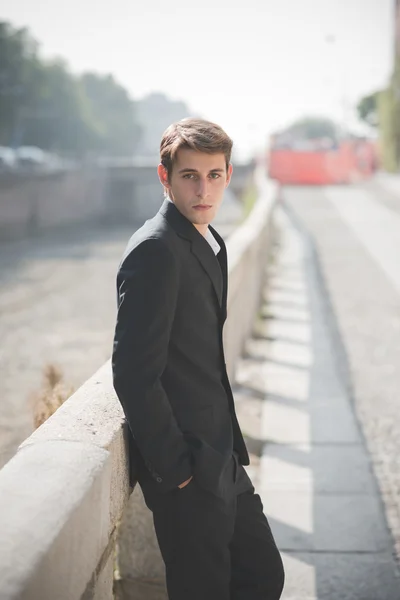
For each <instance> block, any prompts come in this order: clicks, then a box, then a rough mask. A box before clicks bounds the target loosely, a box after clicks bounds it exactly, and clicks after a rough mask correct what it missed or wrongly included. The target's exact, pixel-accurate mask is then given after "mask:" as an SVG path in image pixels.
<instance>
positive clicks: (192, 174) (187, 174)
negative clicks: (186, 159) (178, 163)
mask: <svg viewBox="0 0 400 600" xmlns="http://www.w3.org/2000/svg"><path fill="white" fill-rule="evenodd" d="M192 177H194V173H186V174H185V175H184V176H183V179H191V178H192Z"/></svg>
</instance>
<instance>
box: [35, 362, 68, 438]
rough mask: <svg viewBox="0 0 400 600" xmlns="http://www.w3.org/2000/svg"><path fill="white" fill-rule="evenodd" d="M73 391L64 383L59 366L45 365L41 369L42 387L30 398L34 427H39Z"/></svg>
mask: <svg viewBox="0 0 400 600" xmlns="http://www.w3.org/2000/svg"><path fill="white" fill-rule="evenodd" d="M74 391H75V390H74V389H73V388H72V387H71V386H67V385H66V384H65V383H64V381H63V374H62V371H61V369H60V368H59V367H57V366H56V365H54V364H48V365H46V366H45V368H44V369H43V386H42V389H41V390H40V391H39V392H37V393H36V394H34V395H33V396H32V398H31V404H32V412H33V425H34V428H35V429H37V428H38V427H40V425H42V423H44V422H45V421H46V419H48V418H49V417H50V416H51V415H52V414H53V413H55V412H56V410H57V409H58V408H60V406H61V405H62V404H63V403H64V402H65V400H67V399H68V398H69V397H70V396H71V394H73V392H74Z"/></svg>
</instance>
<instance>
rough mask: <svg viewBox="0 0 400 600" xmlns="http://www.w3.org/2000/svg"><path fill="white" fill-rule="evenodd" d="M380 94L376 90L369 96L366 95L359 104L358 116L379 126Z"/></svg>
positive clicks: (368, 122) (374, 125) (370, 123)
mask: <svg viewBox="0 0 400 600" xmlns="http://www.w3.org/2000/svg"><path fill="white" fill-rule="evenodd" d="M378 96H379V92H374V93H373V94H370V95H369V96H365V97H364V98H362V99H361V100H360V102H359V103H358V105H357V112H358V116H359V118H360V119H361V121H364V122H365V123H367V124H368V125H371V127H377V126H378V123H379V120H378Z"/></svg>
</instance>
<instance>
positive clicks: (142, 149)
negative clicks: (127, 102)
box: [136, 93, 195, 160]
mask: <svg viewBox="0 0 400 600" xmlns="http://www.w3.org/2000/svg"><path fill="white" fill-rule="evenodd" d="M136 111H137V118H138V122H139V126H140V127H141V130H142V131H141V135H140V140H139V142H138V144H137V150H136V154H137V156H142V157H147V158H154V159H156V160H157V159H158V156H159V148H160V140H161V136H162V134H163V133H164V131H165V130H166V128H167V127H168V125H170V124H171V123H173V122H174V121H179V120H180V119H184V118H185V117H190V116H195V115H193V114H190V112H189V108H188V106H187V105H186V104H185V103H184V102H181V101H174V100H170V99H169V98H167V96H165V95H164V94H161V93H153V94H149V95H148V96H146V97H145V98H143V99H142V100H139V101H138V102H137V105H136Z"/></svg>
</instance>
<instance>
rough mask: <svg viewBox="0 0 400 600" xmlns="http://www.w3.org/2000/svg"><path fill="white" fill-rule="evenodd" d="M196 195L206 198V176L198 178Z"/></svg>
mask: <svg viewBox="0 0 400 600" xmlns="http://www.w3.org/2000/svg"><path fill="white" fill-rule="evenodd" d="M197 196H198V197H199V198H206V197H207V196H208V181H207V178H204V179H202V178H200V179H199V181H198V186H197Z"/></svg>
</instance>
